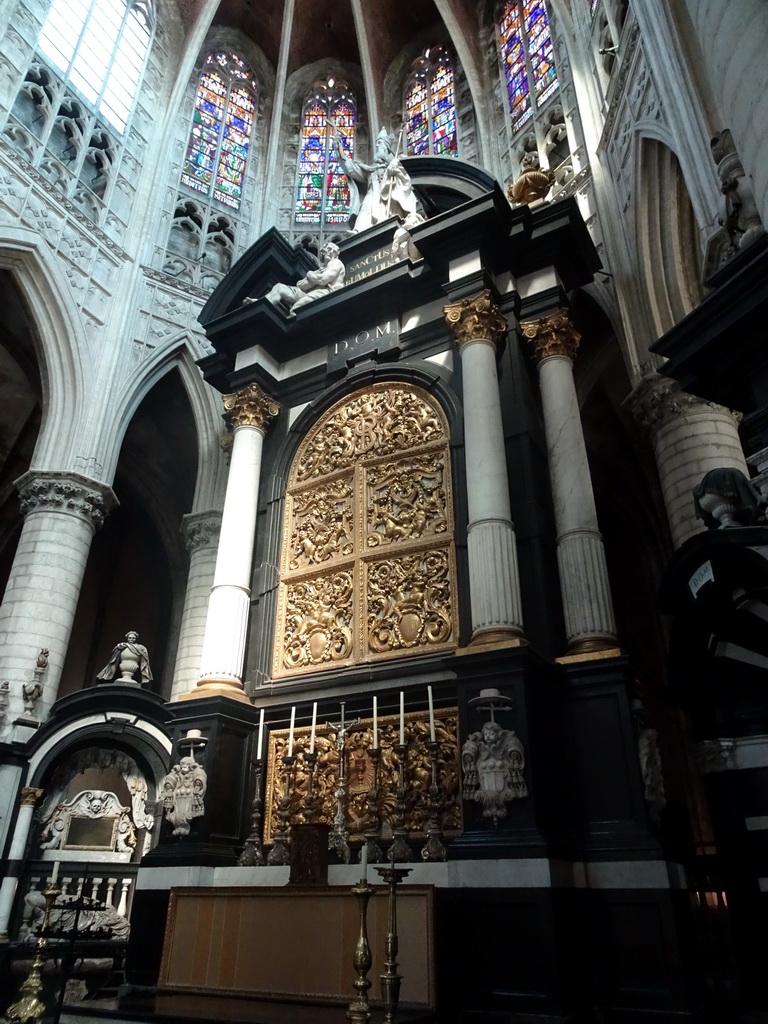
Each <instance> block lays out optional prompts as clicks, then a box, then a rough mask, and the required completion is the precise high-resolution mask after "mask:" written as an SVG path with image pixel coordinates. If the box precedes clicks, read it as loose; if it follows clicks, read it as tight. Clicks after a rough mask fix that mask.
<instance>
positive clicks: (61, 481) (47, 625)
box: [0, 470, 117, 722]
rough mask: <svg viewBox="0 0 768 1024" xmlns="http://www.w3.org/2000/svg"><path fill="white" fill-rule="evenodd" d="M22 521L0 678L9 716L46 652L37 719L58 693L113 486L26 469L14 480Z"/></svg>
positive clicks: (2, 632)
mask: <svg viewBox="0 0 768 1024" xmlns="http://www.w3.org/2000/svg"><path fill="white" fill-rule="evenodd" d="M16 487H17V489H18V492H19V497H20V499H21V510H22V512H23V513H24V517H25V518H24V526H23V528H22V531H21V537H20V538H19V545H18V548H17V550H16V556H15V557H14V560H13V566H12V568H11V573H10V576H9V578H8V585H7V587H6V589H5V597H4V598H3V604H2V607H0V679H8V680H10V683H11V688H10V695H11V707H10V708H9V710H8V716H7V721H8V722H11V721H13V719H14V717H15V716H16V714H21V712H22V710H23V705H22V700H21V688H22V685H23V684H24V683H28V682H32V681H33V679H34V678H35V676H34V670H35V665H36V662H37V655H38V652H39V651H40V650H41V649H42V648H45V649H47V650H48V656H47V665H46V668H45V672H44V673H43V674H42V676H41V678H40V682H41V683H42V686H43V692H42V694H41V696H40V699H39V700H38V702H37V704H36V706H35V716H36V718H38V719H39V720H43V719H44V718H45V716H46V714H47V712H48V710H49V708H50V706H51V704H53V702H54V701H55V700H56V695H57V693H58V688H59V681H60V679H61V672H62V669H63V667H64V659H65V657H66V653H67V647H68V645H69V638H70V635H71V633H72V624H73V622H74V619H75V612H76V610H77V603H78V600H79V598H80V587H81V585H82V582H83V576H84V574H85V566H86V563H87V561H88V554H89V552H90V550H91V541H92V540H93V536H94V534H95V532H96V530H97V529H98V528H99V527H100V526H101V525H102V524H103V522H104V520H105V518H106V516H107V514H108V513H109V511H110V510H111V509H112V508H114V507H115V505H117V499H116V498H115V495H114V493H113V492H112V489H111V488H110V487H107V485H106V484H102V483H99V482H98V481H96V480H91V479H89V478H87V477H84V476H80V475H79V474H77V473H56V472H41V471H38V470H30V472H28V473H25V474H24V476H22V477H20V478H19V479H18V480H17V481H16Z"/></svg>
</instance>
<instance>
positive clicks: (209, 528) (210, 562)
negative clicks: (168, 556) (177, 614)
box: [170, 510, 221, 700]
mask: <svg viewBox="0 0 768 1024" xmlns="http://www.w3.org/2000/svg"><path fill="white" fill-rule="evenodd" d="M220 530H221V512H219V511H217V510H210V511H208V512H192V513H190V515H186V516H184V519H183V521H182V533H183V535H184V543H185V545H186V548H187V551H188V552H189V572H188V574H187V590H186V594H185V596H184V611H183V612H182V616H181V628H180V629H179V646H178V652H177V654H176V671H175V674H174V677H173V686H172V688H171V698H170V699H171V700H176V699H177V698H178V697H179V696H180V695H181V694H182V693H186V692H187V690H189V689H190V687H192V686H194V684H195V682H196V681H197V677H198V674H199V672H200V659H201V656H202V653H203V636H204V635H205V618H206V613H207V609H208V598H209V596H210V593H211V587H212V586H213V574H214V570H215V568H216V549H217V547H218V543H219V532H220Z"/></svg>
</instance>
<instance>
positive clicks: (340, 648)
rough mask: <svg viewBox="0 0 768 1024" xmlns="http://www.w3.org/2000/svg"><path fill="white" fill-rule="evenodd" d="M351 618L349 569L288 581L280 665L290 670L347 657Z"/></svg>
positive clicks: (350, 578)
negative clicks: (292, 581) (281, 661)
mask: <svg viewBox="0 0 768 1024" xmlns="http://www.w3.org/2000/svg"><path fill="white" fill-rule="evenodd" d="M353 618H354V615H353V588H352V572H351V571H350V570H344V571H341V572H334V573H332V574H331V575H329V576H316V577H312V578H311V579H305V580H299V581H297V582H295V583H291V584H289V586H288V587H287V589H286V608H285V632H284V637H283V666H284V667H285V668H287V669H291V668H298V667H304V666H309V665H318V664H321V663H322V662H336V661H340V660H343V659H344V658H348V657H349V655H350V654H351V653H352V623H353Z"/></svg>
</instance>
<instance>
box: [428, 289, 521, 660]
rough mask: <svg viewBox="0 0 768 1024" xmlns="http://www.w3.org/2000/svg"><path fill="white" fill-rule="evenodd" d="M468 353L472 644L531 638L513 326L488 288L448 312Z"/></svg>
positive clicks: (465, 360)
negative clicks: (521, 537)
mask: <svg viewBox="0 0 768 1024" xmlns="http://www.w3.org/2000/svg"><path fill="white" fill-rule="evenodd" d="M443 312H444V313H445V319H446V321H447V322H448V324H449V325H450V327H451V330H452V331H453V336H454V338H455V340H456V344H457V345H458V347H459V352H460V354H461V365H462V373H463V378H464V445H465V455H466V474H467V506H468V520H469V521H468V525H467V555H468V559H469V596H470V604H471V613H472V640H471V643H473V644H479V643H492V642H496V641H505V640H507V641H508V640H510V639H514V638H520V637H522V635H523V612H522V602H521V600H520V575H519V572H518V567H517V546H516V540H515V528H514V526H513V524H512V514H511V509H510V504H509V479H508V476H507V459H506V453H505V450H504V429H503V426H502V421H501V402H500V400H499V382H498V377H497V374H496V346H497V344H498V341H499V339H500V338H501V337H503V335H504V334H505V333H506V330H507V322H506V320H505V319H504V317H503V316H501V314H500V313H499V308H498V306H496V304H495V303H494V302H493V301H492V299H491V293H490V291H488V289H486V290H485V291H482V292H481V293H480V294H479V295H477V296H476V297H475V298H473V299H462V301H460V302H454V303H451V304H450V305H448V306H445V307H444V308H443Z"/></svg>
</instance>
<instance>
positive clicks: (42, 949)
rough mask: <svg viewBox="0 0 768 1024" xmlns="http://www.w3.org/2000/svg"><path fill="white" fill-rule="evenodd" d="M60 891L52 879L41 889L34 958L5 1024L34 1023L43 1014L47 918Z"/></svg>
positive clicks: (7, 1013)
mask: <svg viewBox="0 0 768 1024" xmlns="http://www.w3.org/2000/svg"><path fill="white" fill-rule="evenodd" d="M60 892H61V886H60V885H57V884H56V883H55V882H53V881H52V882H49V883H48V885H47V886H46V888H45V889H43V896H44V897H45V911H44V912H43V921H42V924H41V925H40V932H39V934H38V938H37V942H36V943H35V958H34V960H33V961H32V967H31V968H30V971H29V974H28V975H27V977H26V978H25V979H24V982H23V983H22V986H21V990H20V992H21V998H20V999H19V1000H17V1001H16V1002H15V1003H13V1004H12V1005H11V1006H9V1007H8V1009H7V1010H6V1011H5V1020H6V1021H7V1024H34V1022H36V1021H41V1020H42V1019H43V1017H44V1016H45V1003H44V1002H43V1001H42V1000H41V999H40V993H41V992H42V991H43V977H42V975H43V968H44V966H45V953H46V950H47V948H48V946H49V942H48V936H47V931H48V919H49V918H50V916H51V911H52V910H53V904H54V903H55V902H56V897H57V896H58V895H59V894H60Z"/></svg>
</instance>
